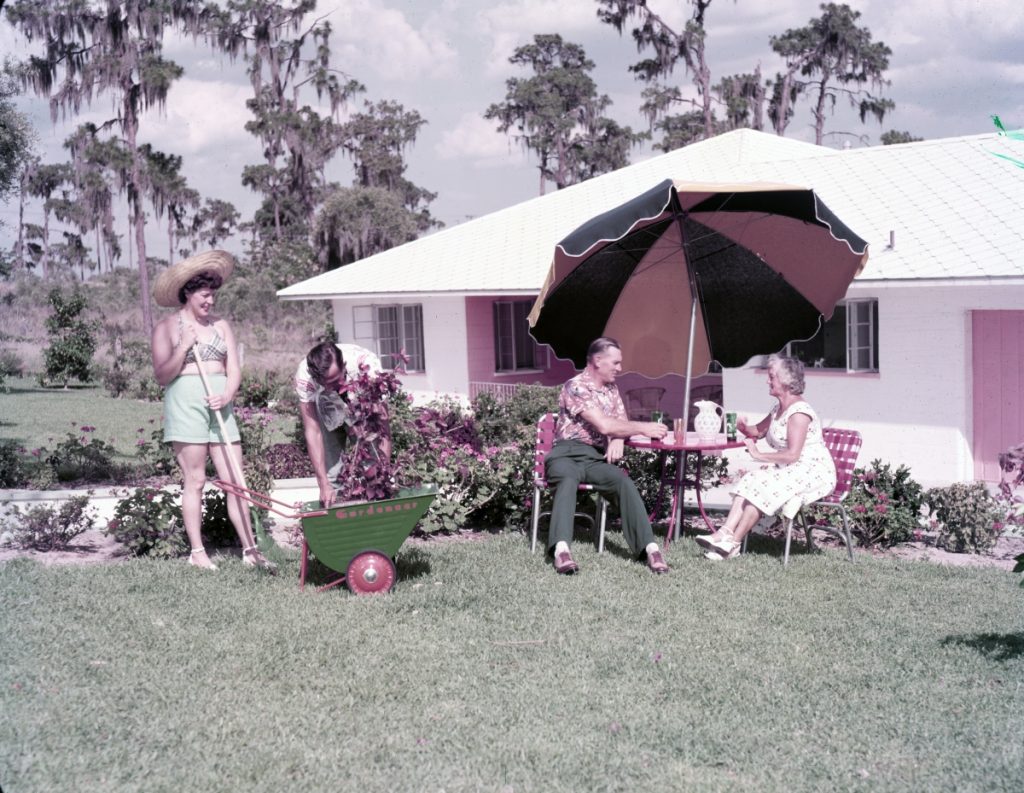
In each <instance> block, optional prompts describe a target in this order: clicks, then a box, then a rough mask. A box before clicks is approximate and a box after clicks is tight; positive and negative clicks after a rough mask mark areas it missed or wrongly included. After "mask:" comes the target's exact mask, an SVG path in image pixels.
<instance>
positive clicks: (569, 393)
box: [555, 369, 626, 451]
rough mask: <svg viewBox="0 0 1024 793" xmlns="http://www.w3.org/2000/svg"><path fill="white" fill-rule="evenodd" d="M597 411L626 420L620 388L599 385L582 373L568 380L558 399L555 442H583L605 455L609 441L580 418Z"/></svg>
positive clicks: (612, 385) (610, 384)
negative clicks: (584, 414) (588, 411)
mask: <svg viewBox="0 0 1024 793" xmlns="http://www.w3.org/2000/svg"><path fill="white" fill-rule="evenodd" d="M591 409H596V410H599V411H601V412H602V413H604V415H606V416H610V417H611V418H616V419H622V420H625V419H626V406H625V405H624V404H622V397H621V396H619V388H618V386H616V385H615V384H614V383H609V384H608V385H604V386H602V385H600V384H598V383H597V382H595V381H594V379H593V378H592V377H591V376H590V370H588V369H584V370H583V371H582V372H580V373H579V374H578V375H576V376H575V377H574V378H572V379H571V380H569V381H568V382H567V383H566V384H565V385H564V386H562V391H561V393H560V394H559V395H558V423H557V424H556V425H555V441H556V442H557V441H582V442H583V443H587V444H590V445H591V446H593V447H594V448H596V449H599V450H601V451H605V450H606V449H607V448H608V438H607V436H605V435H602V434H601V433H600V432H598V430H597V427H595V426H594V425H593V424H591V423H590V422H589V421H587V420H586V419H585V418H583V416H582V415H581V414H582V413H583V412H585V411H587V410H591Z"/></svg>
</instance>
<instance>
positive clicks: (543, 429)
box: [530, 413, 608, 553]
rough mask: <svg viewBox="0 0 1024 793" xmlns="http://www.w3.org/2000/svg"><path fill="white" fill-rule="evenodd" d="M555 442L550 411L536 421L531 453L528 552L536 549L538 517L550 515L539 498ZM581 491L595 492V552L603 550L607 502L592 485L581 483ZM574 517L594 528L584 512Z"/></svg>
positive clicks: (591, 520) (545, 482)
mask: <svg viewBox="0 0 1024 793" xmlns="http://www.w3.org/2000/svg"><path fill="white" fill-rule="evenodd" d="M554 443H555V416H554V414H552V413H545V414H544V415H543V416H541V417H540V420H539V421H538V422H537V445H536V447H535V448H534V454H533V519H532V535H531V537H530V553H533V552H535V551H536V550H537V530H538V527H539V526H540V519H541V518H542V517H543V516H544V515H550V514H551V512H550V510H549V511H547V512H541V509H540V500H541V496H542V495H543V493H544V491H545V490H547V489H548V488H549V487H550V486H549V485H548V480H547V474H546V472H545V470H544V459H545V458H546V457H547V455H548V452H550V451H551V447H552V446H553V445H554ZM578 490H579V492H581V493H597V514H598V525H597V526H596V528H597V552H598V553H603V552H604V530H605V527H606V526H607V524H608V502H607V501H606V500H605V499H604V498H603V497H602V496H601V494H600V493H598V492H597V490H596V488H595V487H594V486H593V485H588V484H581V485H580V486H579V488H578ZM574 517H580V518H586V519H587V520H588V521H589V522H590V529H591V531H593V530H594V528H595V525H594V518H593V517H591V516H590V515H588V514H587V513H586V512H576V513H575V514H574Z"/></svg>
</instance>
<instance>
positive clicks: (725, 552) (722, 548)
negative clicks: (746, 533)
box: [701, 534, 741, 559]
mask: <svg viewBox="0 0 1024 793" xmlns="http://www.w3.org/2000/svg"><path fill="white" fill-rule="evenodd" d="M701 545H703V546H704V547H705V548H707V549H708V550H709V551H713V552H714V553H717V554H718V555H719V556H721V557H722V558H723V559H731V558H732V557H733V556H735V555H736V554H738V553H739V552H740V545H741V543H740V542H739V541H737V540H736V539H734V538H733V536H732V534H722V536H721V537H719V538H717V539H716V538H715V537H714V536H712V537H708V538H707V542H702V543H701Z"/></svg>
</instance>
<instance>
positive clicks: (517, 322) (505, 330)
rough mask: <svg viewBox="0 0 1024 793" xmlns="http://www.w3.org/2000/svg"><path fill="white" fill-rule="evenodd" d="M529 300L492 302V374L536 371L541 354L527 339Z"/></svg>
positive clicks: (540, 365) (541, 361)
mask: <svg viewBox="0 0 1024 793" xmlns="http://www.w3.org/2000/svg"><path fill="white" fill-rule="evenodd" d="M532 307H533V301H532V300H514V301H501V300H498V301H495V303H494V370H495V371H496V372H517V371H519V370H520V369H540V368H541V367H542V365H543V363H544V362H545V357H544V352H543V351H542V350H541V347H540V345H539V344H537V342H535V341H534V340H533V337H532V336H531V335H530V324H529V322H527V319H526V318H527V316H528V315H529V313H530V309H531V308H532Z"/></svg>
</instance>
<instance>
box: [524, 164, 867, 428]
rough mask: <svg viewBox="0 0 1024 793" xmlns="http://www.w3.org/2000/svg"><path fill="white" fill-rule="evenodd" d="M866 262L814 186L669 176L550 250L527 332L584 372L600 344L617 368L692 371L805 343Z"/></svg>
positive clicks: (859, 244)
mask: <svg viewBox="0 0 1024 793" xmlns="http://www.w3.org/2000/svg"><path fill="white" fill-rule="evenodd" d="M866 261H867V243H866V242H865V241H864V240H862V239H861V238H860V237H858V236H857V235H856V234H854V233H853V232H852V231H851V230H850V229H849V228H848V227H847V226H846V225H845V224H844V223H843V222H842V221H841V220H839V218H837V217H836V216H835V215H834V214H833V213H832V212H831V211H830V210H829V209H828V207H826V206H825V204H824V203H823V202H822V201H821V199H820V198H818V196H817V195H815V193H814V191H813V190H810V189H807V188H804V187H794V186H792V185H781V184H764V183H737V184H711V183H709V184H702V183H690V182H676V181H673V180H671V179H668V180H666V181H664V182H662V183H661V184H659V185H658V186H657V187H654V188H652V189H651V190H648V191H647V192H645V193H643V194H642V195H639V196H637V197H635V198H633V199H631V200H629V201H627V202H626V203H624V204H622V205H620V206H618V207H615V208H614V209H611V210H609V211H608V212H605V213H603V214H601V215H598V216H596V217H594V218H592V219H591V220H589V221H587V222H586V223H584V224H583V225H582V226H580V227H579V228H578V229H576V230H575V231H574V232H572V233H571V234H570V235H569V236H568V237H566V238H565V239H564V240H562V241H561V242H560V243H558V245H557V247H556V248H555V257H554V261H553V262H552V264H551V268H550V270H549V271H548V275H547V278H546V280H545V282H544V287H543V289H542V290H541V293H540V295H539V296H538V297H537V301H536V303H534V306H533V310H532V311H531V313H530V317H529V321H530V326H531V331H530V332H531V335H532V336H533V337H534V338H535V339H536V340H537V341H538V342H540V343H542V344H547V345H550V347H551V348H552V350H554V352H555V354H556V355H557V356H558V357H559V358H568V359H570V360H572V362H573V363H574V364H575V365H576V366H577V368H583V367H584V366H585V365H586V356H587V347H588V346H589V344H590V342H591V341H593V340H594V339H596V338H597V337H598V336H611V337H613V338H615V339H618V341H619V342H620V344H621V345H622V355H623V359H624V361H625V364H626V368H627V369H628V370H629V371H632V372H639V373H640V374H643V375H646V376H648V377H653V378H657V377H661V376H662V375H665V374H685V375H686V391H685V402H684V407H683V409H684V415H685V412H686V410H687V406H688V404H689V401H690V382H691V378H692V377H693V376H694V375H700V374H703V373H704V372H706V371H707V370H708V365H709V364H710V363H711V361H718V362H719V363H720V364H721V365H722V366H742V365H743V364H745V363H747V361H749V360H750V359H751V358H752V357H753V356H755V355H763V354H766V353H773V352H777V351H778V350H780V349H782V347H784V346H785V345H786V344H787V343H789V342H791V341H796V340H802V339H808V338H810V337H811V336H813V335H814V334H815V333H816V332H817V331H818V328H819V327H820V323H821V321H822V317H825V318H828V317H831V316H832V311H833V309H834V308H835V304H836V303H837V302H838V301H839V300H840V299H842V297H843V296H844V295H845V294H846V290H847V287H849V285H850V282H851V281H852V280H853V278H854V276H855V275H857V273H859V272H860V271H861V270H862V269H863V267H864V263H865V262H866Z"/></svg>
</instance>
